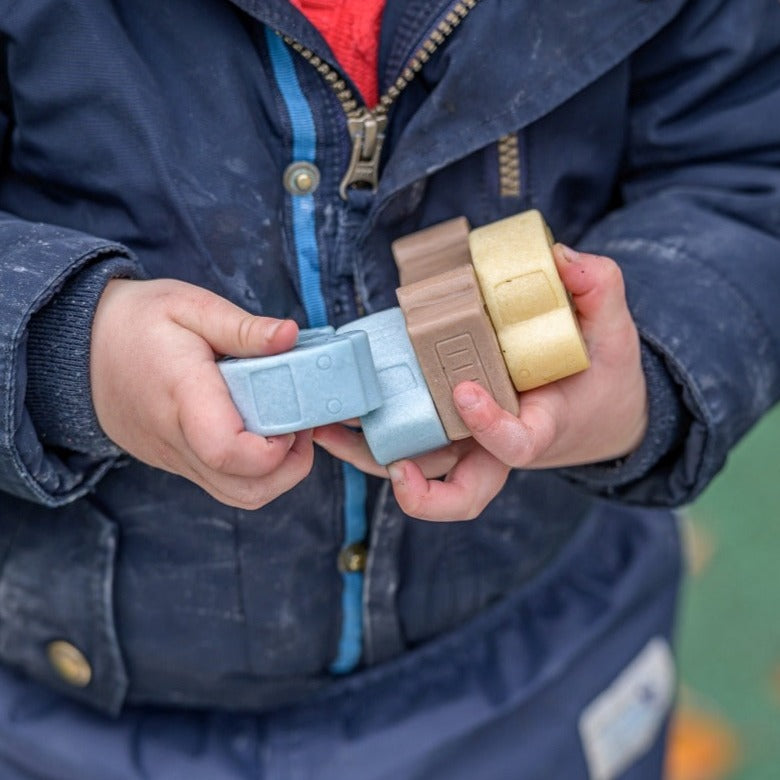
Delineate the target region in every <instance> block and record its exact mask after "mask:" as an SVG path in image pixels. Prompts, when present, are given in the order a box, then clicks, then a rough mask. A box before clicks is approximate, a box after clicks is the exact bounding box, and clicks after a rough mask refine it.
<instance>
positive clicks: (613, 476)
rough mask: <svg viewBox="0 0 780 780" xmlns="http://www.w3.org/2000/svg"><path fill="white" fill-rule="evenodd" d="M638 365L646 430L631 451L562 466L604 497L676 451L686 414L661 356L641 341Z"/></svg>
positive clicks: (644, 474) (565, 473)
mask: <svg viewBox="0 0 780 780" xmlns="http://www.w3.org/2000/svg"><path fill="white" fill-rule="evenodd" d="M642 369H643V371H644V374H645V381H646V384H647V401H648V409H647V418H648V420H647V432H646V434H645V436H644V439H643V440H642V441H641V442H640V444H639V446H638V447H637V449H635V450H634V451H633V452H632V453H631V454H629V455H627V456H625V457H623V458H616V459H614V460H610V461H603V462H601V463H594V464H589V465H585V466H577V467H574V468H568V469H562V471H561V473H562V475H563V476H564V477H566V479H568V480H569V481H571V482H574V483H577V484H579V485H581V486H582V487H585V488H586V489H588V490H590V491H592V492H595V493H600V494H602V495H604V496H608V497H613V496H615V497H620V496H621V493H622V491H621V488H623V487H628V486H631V485H632V484H633V483H636V482H637V481H639V480H642V479H645V478H646V477H648V476H649V475H650V474H651V472H652V471H653V469H654V468H655V467H656V466H661V465H663V464H664V462H665V461H666V460H667V459H673V458H675V457H677V456H678V455H679V449H680V447H681V446H682V443H683V442H684V440H685V436H686V432H687V429H688V426H689V425H690V415H689V414H688V413H687V411H686V409H685V406H684V404H683V401H682V391H681V388H680V387H679V386H678V385H677V384H676V383H675V381H674V380H673V378H672V376H671V374H670V373H669V371H668V369H667V368H666V366H665V364H664V361H663V358H662V357H661V356H660V355H659V354H658V353H656V352H655V351H654V350H653V349H652V347H650V346H649V345H648V344H647V343H646V342H642Z"/></svg>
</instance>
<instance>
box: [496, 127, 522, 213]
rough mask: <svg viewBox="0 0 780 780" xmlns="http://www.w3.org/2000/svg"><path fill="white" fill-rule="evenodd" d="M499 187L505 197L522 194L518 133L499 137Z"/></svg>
mask: <svg viewBox="0 0 780 780" xmlns="http://www.w3.org/2000/svg"><path fill="white" fill-rule="evenodd" d="M498 171H499V179H500V181H499V189H500V193H501V197H503V198H510V197H511V198H517V197H519V196H520V184H521V182H520V144H519V141H518V138H517V133H509V134H508V135H504V136H501V138H499V139H498Z"/></svg>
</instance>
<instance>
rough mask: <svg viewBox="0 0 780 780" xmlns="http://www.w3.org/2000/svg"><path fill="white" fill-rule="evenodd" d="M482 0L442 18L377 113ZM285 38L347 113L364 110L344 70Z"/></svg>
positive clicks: (463, 0) (462, 2) (464, 2)
mask: <svg viewBox="0 0 780 780" xmlns="http://www.w3.org/2000/svg"><path fill="white" fill-rule="evenodd" d="M478 2H479V0H458V2H456V3H455V5H454V6H453V7H452V8H451V9H450V10H449V11H448V12H447V13H446V14H445V16H444V18H443V19H441V20H440V21H439V23H438V24H437V25H436V27H435V28H434V29H433V31H432V32H431V33H430V35H429V36H428V37H427V38H426V39H425V40H424V41H423V43H422V44H421V45H420V47H419V48H418V49H417V51H416V52H415V53H414V54H413V55H412V56H411V58H410V59H409V61H408V62H407V64H406V67H404V69H403V70H402V71H401V74H400V75H399V76H398V78H397V79H396V80H395V82H394V83H393V84H391V85H390V87H388V89H387V90H386V91H385V92H384V93H383V94H382V96H381V97H380V98H379V102H378V103H377V105H376V107H375V108H374V109H373V112H372V113H374V114H386V113H387V112H388V111H389V110H390V107H391V106H392V105H393V103H394V102H395V101H396V100H397V98H398V96H399V95H400V94H401V93H402V92H403V91H404V90H405V89H406V87H407V86H408V85H409V83H410V82H411V81H412V80H413V79H414V78H415V76H416V75H417V74H418V73H419V72H420V70H422V67H423V65H425V63H426V62H428V60H429V59H430V58H431V57H432V56H433V55H434V54H435V53H436V51H438V49H439V47H440V46H441V45H442V44H443V43H444V42H445V41H446V40H447V38H449V37H450V35H452V33H453V32H454V31H455V29H456V28H457V27H458V26H459V25H460V23H461V22H462V21H463V20H464V19H465V18H466V17H467V16H468V15H469V13H470V12H471V11H472V10H473V8H474V7H475V6H476V5H477V3H478ZM281 37H282V40H283V41H284V42H285V43H286V44H287V45H288V46H290V47H291V48H292V49H293V50H294V51H296V52H298V54H300V55H301V57H303V59H304V60H306V61H307V62H308V63H309V64H310V65H312V66H314V67H315V68H316V69H317V71H318V72H319V73H320V75H321V76H322V77H323V78H324V79H325V81H326V82H327V83H328V84H329V85H330V88H331V89H332V90H333V92H334V93H335V95H336V97H337V98H338V101H339V103H341V106H342V108H343V109H344V111H345V113H346V114H347V116H356V115H358V114H360V112H361V110H362V106H361V104H360V102H359V101H358V100H357V99H356V98H355V96H354V95H353V93H352V90H351V89H350V88H349V87H348V86H347V83H346V81H344V79H343V78H342V77H341V74H340V73H339V72H338V71H337V70H336V69H335V68H333V67H331V66H330V65H329V64H328V63H327V62H325V61H324V60H323V59H322V58H321V57H319V56H317V55H316V54H315V53H314V52H313V51H312V50H311V49H309V48H307V47H306V46H304V45H303V44H301V43H298V41H296V40H295V39H294V38H291V37H290V36H289V35H282V36H281Z"/></svg>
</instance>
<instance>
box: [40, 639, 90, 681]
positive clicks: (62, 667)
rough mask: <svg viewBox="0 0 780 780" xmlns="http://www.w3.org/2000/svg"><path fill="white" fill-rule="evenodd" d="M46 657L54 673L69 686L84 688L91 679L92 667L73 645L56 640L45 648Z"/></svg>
mask: <svg viewBox="0 0 780 780" xmlns="http://www.w3.org/2000/svg"><path fill="white" fill-rule="evenodd" d="M46 656H47V657H48V659H49V663H50V664H51V666H52V668H53V669H54V671H55V672H57V674H58V675H59V676H60V677H61V678H62V679H63V680H65V682H66V683H68V684H69V685H73V686H74V687H76V688H85V687H86V686H87V685H89V682H90V680H91V679H92V667H91V666H90V665H89V661H87V659H86V658H85V657H84V654H83V653H82V652H81V650H79V649H78V648H77V647H76V646H75V645H72V644H71V643H70V642H65V641H64V640H62V639H57V640H55V641H54V642H50V643H49V644H48V646H47V647H46Z"/></svg>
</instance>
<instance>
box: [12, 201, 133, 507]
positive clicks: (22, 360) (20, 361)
mask: <svg viewBox="0 0 780 780" xmlns="http://www.w3.org/2000/svg"><path fill="white" fill-rule="evenodd" d="M0 258H2V259H0V312H2V315H0V420H2V423H1V424H0V490H2V491H6V492H8V493H12V494H14V495H17V496H20V497H22V498H25V499H28V500H31V501H36V502H39V503H43V504H46V505H49V506H56V505H60V504H64V503H67V502H69V501H72V500H74V499H75V498H77V497H78V496H80V495H83V494H84V493H85V492H86V491H87V490H89V489H90V487H91V486H92V485H93V484H94V483H95V482H96V481H97V480H98V479H99V478H100V477H101V476H102V475H103V474H104V473H105V471H106V470H107V469H108V468H110V466H111V465H112V464H113V462H114V461H115V460H116V458H117V456H118V454H119V452H118V450H117V449H116V448H114V447H113V445H111V444H110V442H108V440H107V439H105V437H104V436H103V435H102V433H101V432H100V429H99V426H98V425H97V420H96V419H95V416H94V412H93V410H92V402H91V396H90V393H89V379H88V376H89V375H88V366H89V336H90V328H91V323H92V316H93V314H94V309H95V306H96V305H97V299H98V298H99V296H100V293H101V292H102V289H103V287H104V285H105V283H106V281H107V280H108V279H110V278H112V277H114V276H133V277H134V276H139V275H141V270H140V268H139V266H138V265H137V263H136V262H135V260H134V259H133V258H132V256H131V255H130V253H129V252H128V250H127V249H125V248H124V247H122V246H120V245H118V244H114V243H112V242H110V241H105V240H102V239H99V238H95V237H93V236H89V235H86V234H83V233H79V232H76V231H72V230H68V229H64V228H60V227H57V226H53V225H46V224H38V223H31V222H27V221H24V220H20V219H17V218H15V217H13V216H12V215H9V214H3V213H0Z"/></svg>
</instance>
